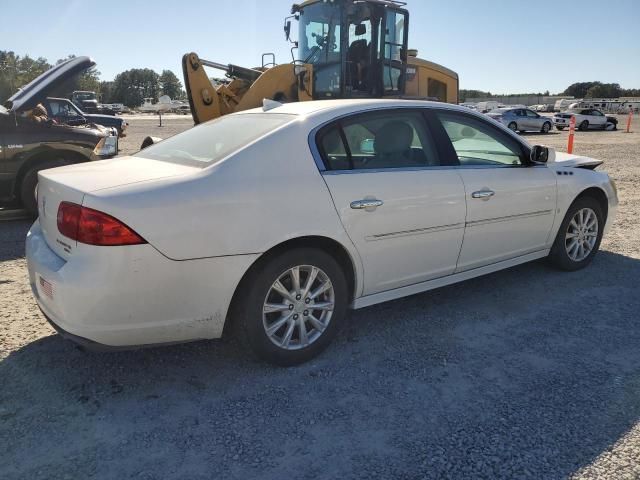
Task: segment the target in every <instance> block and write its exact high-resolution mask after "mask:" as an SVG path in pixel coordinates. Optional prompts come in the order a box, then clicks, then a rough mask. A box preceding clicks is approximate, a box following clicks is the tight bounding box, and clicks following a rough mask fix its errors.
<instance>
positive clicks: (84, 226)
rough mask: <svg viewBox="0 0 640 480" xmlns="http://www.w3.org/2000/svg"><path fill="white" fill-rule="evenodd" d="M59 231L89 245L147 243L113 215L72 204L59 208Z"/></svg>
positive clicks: (66, 203) (68, 203)
mask: <svg viewBox="0 0 640 480" xmlns="http://www.w3.org/2000/svg"><path fill="white" fill-rule="evenodd" d="M58 230H59V231H60V233H61V234H62V235H64V236H65V237H69V238H70V239H72V240H76V241H78V242H80V243H86V244H88V245H99V246H105V247H113V246H120V245H140V244H143V243H147V242H146V241H145V240H144V239H143V238H142V237H141V236H140V235H138V234H137V233H136V232H134V231H133V230H131V229H130V228H129V227H128V226H126V225H125V224H124V223H122V222H121V221H120V220H118V219H116V218H113V217H112V216H111V215H107V214H106V213H103V212H99V211H98V210H93V209H92V208H87V207H83V206H81V205H77V204H75V203H70V202H62V203H60V206H59V207H58Z"/></svg>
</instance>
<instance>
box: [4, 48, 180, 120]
mask: <svg viewBox="0 0 640 480" xmlns="http://www.w3.org/2000/svg"><path fill="white" fill-rule="evenodd" d="M73 57H75V55H69V56H68V57H67V58H61V59H59V60H57V61H56V62H55V65H57V64H59V63H61V62H64V61H65V60H68V59H69V58H73ZM52 66H53V65H52V64H50V63H49V61H48V60H47V59H46V58H43V57H38V58H36V59H34V58H31V57H29V56H28V55H25V56H20V55H16V54H15V53H14V52H11V51H5V50H0V104H3V103H4V102H5V101H6V100H7V99H8V98H9V97H10V96H11V95H13V94H14V93H15V92H16V91H17V90H18V88H20V87H23V86H24V85H26V84H27V83H29V82H30V81H31V80H33V79H34V78H36V77H37V76H39V75H41V74H42V73H44V72H46V71H47V70H49V69H50V68H52ZM75 90H88V91H92V92H96V94H98V98H100V101H101V102H102V103H123V104H124V105H126V106H128V107H131V108H135V107H139V106H140V105H142V103H143V102H144V99H145V98H152V99H153V100H154V101H157V100H158V97H160V96H162V95H168V96H169V97H171V98H172V99H174V100H175V99H183V98H186V93H185V91H184V90H183V88H182V83H181V82H180V80H179V79H178V77H177V76H176V75H175V74H174V73H173V72H172V71H171V70H163V71H162V73H161V74H158V73H156V72H155V71H153V70H151V69H149V68H133V69H131V70H127V71H125V72H122V73H119V74H118V75H116V77H115V79H113V80H112V81H101V80H100V72H99V71H98V70H97V68H96V67H91V68H89V69H88V70H86V71H85V72H83V73H81V74H79V75H76V76H75V78H72V79H70V80H68V81H67V82H65V83H64V84H63V85H61V86H60V87H59V88H57V89H56V90H55V91H53V92H51V93H50V96H52V97H65V98H69V97H70V95H71V93H72V92H74V91H75Z"/></svg>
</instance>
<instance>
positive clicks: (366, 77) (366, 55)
mask: <svg viewBox="0 0 640 480" xmlns="http://www.w3.org/2000/svg"><path fill="white" fill-rule="evenodd" d="M402 5H403V4H401V3H399V2H392V1H381V0H371V1H366V0H364V1H358V2H354V1H352V0H335V1H333V2H326V1H321V0H317V1H314V0H310V1H307V2H305V3H303V4H302V5H294V7H293V9H292V13H293V14H294V15H295V18H296V19H297V20H298V29H299V30H298V61H299V63H304V64H307V65H312V67H313V82H312V84H313V92H312V96H313V98H314V99H328V98H359V97H365V98H371V97H374V98H375V97H384V96H401V95H404V93H405V78H406V66H407V51H408V50H407V41H408V24H409V12H408V11H407V10H405V9H403V8H401V6H402Z"/></svg>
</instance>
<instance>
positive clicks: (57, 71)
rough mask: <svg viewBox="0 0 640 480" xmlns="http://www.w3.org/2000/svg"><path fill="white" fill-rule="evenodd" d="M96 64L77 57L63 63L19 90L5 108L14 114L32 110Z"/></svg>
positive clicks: (87, 58) (89, 59) (86, 58)
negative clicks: (64, 84)
mask: <svg viewBox="0 0 640 480" xmlns="http://www.w3.org/2000/svg"><path fill="white" fill-rule="evenodd" d="M95 64H96V62H94V61H93V60H92V59H91V58H89V57H75V58H71V59H69V60H67V61H65V62H62V63H61V64H59V65H56V66H55V67H53V68H50V69H49V70H47V71H46V72H44V73H43V74H42V75H40V76H39V77H37V78H35V79H34V80H32V81H31V82H29V83H28V84H27V85H25V86H24V87H22V88H21V89H19V90H18V91H17V92H16V93H15V94H13V96H12V97H11V98H9V100H7V101H6V102H5V104H4V106H5V107H7V109H9V110H11V111H13V112H19V111H24V110H30V109H32V108H33V107H35V106H36V105H37V104H38V103H40V102H42V101H44V99H45V98H47V97H48V96H49V94H50V93H51V92H52V91H53V90H54V89H55V88H56V87H58V86H60V85H62V84H63V83H64V82H65V81H67V80H68V79H70V78H71V77H73V76H74V75H77V74H79V73H82V72H84V71H85V70H87V69H88V68H91V67H93V66H94V65H95Z"/></svg>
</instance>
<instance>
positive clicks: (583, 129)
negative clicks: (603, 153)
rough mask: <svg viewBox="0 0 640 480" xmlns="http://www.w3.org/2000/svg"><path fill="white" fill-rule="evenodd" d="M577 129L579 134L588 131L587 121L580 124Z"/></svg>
mask: <svg viewBox="0 0 640 480" xmlns="http://www.w3.org/2000/svg"><path fill="white" fill-rule="evenodd" d="M578 129H579V130H580V131H581V132H586V131H587V130H589V122H588V121H587V120H584V121H583V122H582V123H581V124H580V126H579V127H578Z"/></svg>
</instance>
